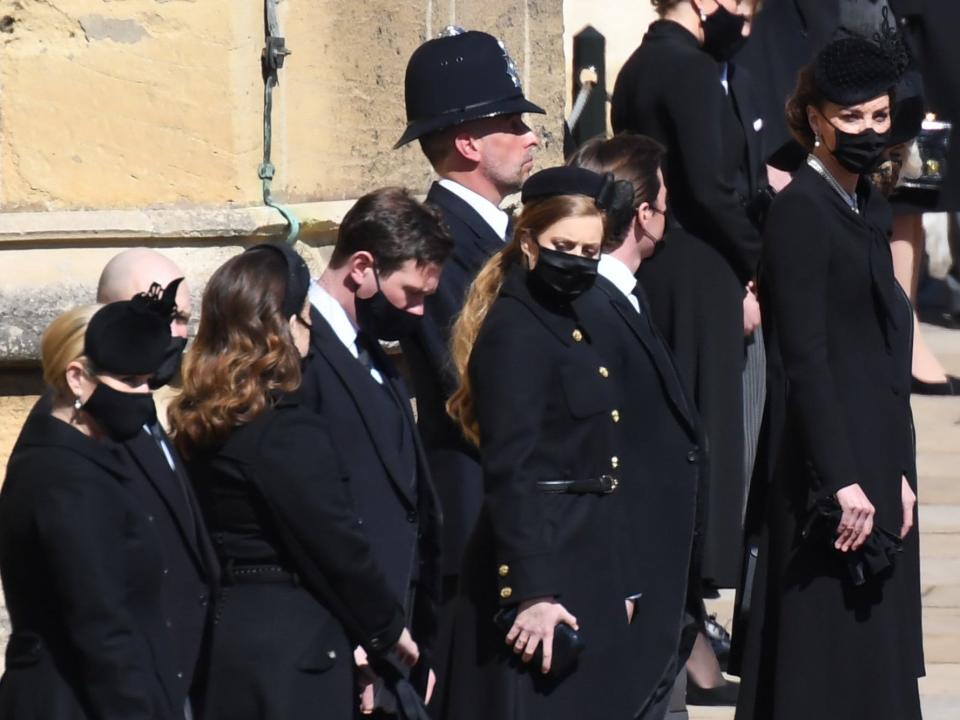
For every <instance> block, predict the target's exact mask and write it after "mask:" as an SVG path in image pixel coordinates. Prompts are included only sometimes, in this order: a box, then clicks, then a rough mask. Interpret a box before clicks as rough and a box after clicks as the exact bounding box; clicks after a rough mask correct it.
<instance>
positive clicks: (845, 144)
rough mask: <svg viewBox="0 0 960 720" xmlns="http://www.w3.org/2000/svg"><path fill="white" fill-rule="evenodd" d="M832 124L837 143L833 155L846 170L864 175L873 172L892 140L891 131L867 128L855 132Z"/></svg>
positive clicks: (881, 160)
mask: <svg viewBox="0 0 960 720" xmlns="http://www.w3.org/2000/svg"><path fill="white" fill-rule="evenodd" d="M830 124H831V125H832V126H833V129H834V132H835V133H836V136H835V137H836V143H837V146H836V147H835V148H834V149H833V151H832V152H833V156H834V157H835V158H836V159H837V162H838V163H840V165H841V166H842V167H843V168H844V169H845V170H848V171H849V172H852V173H856V174H857V175H863V174H865V173H870V172H873V171H874V170H876V169H877V167H878V166H879V165H880V163H881V162H883V152H884V150H886V149H887V143H888V142H889V140H890V133H889V132H885V133H883V134H881V133H878V132H877V131H876V130H867V131H866V132H862V133H857V134H853V133H848V132H844V131H843V130H841V129H840V128H838V127H837V126H836V125H833V123H830Z"/></svg>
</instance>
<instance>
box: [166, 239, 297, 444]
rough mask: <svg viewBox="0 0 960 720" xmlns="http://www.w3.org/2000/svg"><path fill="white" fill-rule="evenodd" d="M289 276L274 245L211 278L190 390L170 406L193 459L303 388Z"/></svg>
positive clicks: (188, 369)
mask: <svg viewBox="0 0 960 720" xmlns="http://www.w3.org/2000/svg"><path fill="white" fill-rule="evenodd" d="M286 278H287V267H286V263H285V262H284V259H283V257H282V256H281V255H280V253H277V252H273V251H271V250H269V249H260V250H252V251H248V252H245V253H243V254H241V255H237V256H236V257H234V258H231V259H230V260H228V261H227V262H225V263H224V264H223V265H221V266H220V267H219V268H218V269H217V271H216V272H214V273H213V275H212V276H211V277H210V281H209V282H208V283H207V287H206V289H205V290H204V293H203V303H202V305H201V309H200V326H199V328H198V329H197V337H196V339H195V340H194V343H193V346H192V347H191V349H190V350H189V352H188V353H187V354H186V356H185V357H184V360H183V370H182V376H183V391H182V392H181V394H180V395H178V396H177V397H176V398H175V399H174V400H173V402H172V403H171V404H170V408H169V411H168V415H169V419H170V427H171V429H172V431H173V434H174V442H175V443H176V445H177V449H179V450H180V452H181V453H182V454H183V455H184V456H185V457H190V456H193V455H195V454H196V453H198V452H202V451H204V450H206V449H208V448H214V447H216V446H218V445H220V444H221V443H223V442H224V441H225V440H226V439H227V437H229V435H230V433H231V432H233V430H234V429H235V428H237V427H239V426H241V425H245V424H246V423H249V422H250V421H252V420H253V419H254V418H256V417H257V416H258V415H259V414H260V413H261V412H263V411H264V410H265V409H267V408H268V407H270V406H272V404H273V402H274V398H275V397H276V396H277V395H278V394H279V393H284V392H292V391H294V390H296V389H297V388H298V387H299V386H300V354H299V353H298V352H297V348H296V346H295V345H294V342H293V336H292V335H291V333H290V327H289V325H288V319H287V318H285V317H284V313H283V310H282V309H281V308H282V305H283V296H284V291H285V289H286V283H287V279H286Z"/></svg>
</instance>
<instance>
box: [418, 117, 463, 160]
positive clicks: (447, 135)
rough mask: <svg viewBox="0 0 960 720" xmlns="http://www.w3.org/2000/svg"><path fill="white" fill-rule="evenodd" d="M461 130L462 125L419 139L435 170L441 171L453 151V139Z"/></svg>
mask: <svg viewBox="0 0 960 720" xmlns="http://www.w3.org/2000/svg"><path fill="white" fill-rule="evenodd" d="M459 128H460V125H454V126H453V127H452V128H443V129H442V130H437V131H435V132H432V133H429V134H428V135H424V136H423V137H420V138H417V141H418V142H419V143H420V149H421V150H422V151H423V154H424V156H425V157H426V158H427V162H429V163H430V166H431V167H432V168H433V169H434V170H439V169H440V165H441V164H442V163H443V161H444V160H446V159H447V156H448V155H449V154H450V152H451V151H452V150H453V138H454V135H455V131H456V130H458V129H459Z"/></svg>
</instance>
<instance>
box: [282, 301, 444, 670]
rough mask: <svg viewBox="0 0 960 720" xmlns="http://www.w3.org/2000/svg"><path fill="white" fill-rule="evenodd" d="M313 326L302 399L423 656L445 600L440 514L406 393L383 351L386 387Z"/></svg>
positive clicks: (317, 321) (317, 322) (321, 327)
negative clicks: (326, 435)
mask: <svg viewBox="0 0 960 720" xmlns="http://www.w3.org/2000/svg"><path fill="white" fill-rule="evenodd" d="M311 321H312V324H313V329H312V331H311V333H310V356H309V359H308V360H307V363H306V366H305V367H304V371H303V382H302V384H301V386H300V390H299V391H298V397H299V399H300V402H301V404H302V405H303V406H304V407H306V408H309V409H311V410H313V411H314V412H316V413H318V414H320V416H321V417H323V418H324V420H325V421H326V423H327V427H328V429H329V432H330V438H331V440H332V441H333V444H334V445H335V446H336V448H337V451H338V452H339V454H340V457H341V458H342V460H343V465H344V468H345V470H346V472H347V474H348V475H349V476H350V478H351V488H352V495H353V500H354V502H355V503H356V506H357V512H358V513H359V520H360V522H361V523H362V525H363V531H364V534H365V535H366V536H367V538H368V540H369V541H370V547H371V548H372V549H373V552H374V556H375V557H376V560H377V564H378V566H379V567H380V570H381V572H382V573H383V575H384V577H385V578H386V579H387V583H388V584H389V586H390V590H391V592H392V593H393V594H394V596H395V597H397V598H398V599H399V600H400V601H401V602H402V603H403V604H404V606H405V609H406V611H407V616H408V621H409V622H410V623H411V628H410V629H411V631H412V633H413V636H414V638H415V639H416V641H417V643H418V644H419V645H420V647H421V651H423V650H426V649H427V648H429V647H430V645H431V641H432V640H433V635H434V632H435V629H436V608H437V603H438V601H439V582H440V568H439V560H440V547H439V542H440V510H439V506H438V503H437V499H436V494H435V492H434V490H433V483H432V482H431V479H430V470H429V468H428V466H427V460H426V456H425V453H424V451H423V446H422V445H421V443H420V438H419V434H418V433H417V429H416V426H415V423H414V419H413V412H412V409H411V407H410V401H409V399H408V398H409V395H408V393H407V390H406V386H405V385H404V383H403V381H402V380H401V378H400V377H399V375H398V374H397V371H396V367H395V366H394V364H393V363H392V362H391V360H390V359H389V358H388V357H387V356H386V354H385V353H383V352H382V351H381V350H380V347H379V345H377V344H375V343H370V344H369V351H370V352H371V353H375V354H376V355H375V357H374V363H375V366H376V367H377V369H378V370H379V371H380V373H381V375H382V376H383V379H384V385H379V384H377V382H376V381H375V380H374V379H373V378H372V377H371V376H370V371H369V370H368V369H367V368H366V367H364V366H363V365H362V364H361V363H360V361H359V360H357V358H355V357H354V356H353V355H352V354H351V353H350V352H349V351H348V350H347V348H346V347H344V345H343V343H342V342H341V341H340V338H339V337H337V335H336V333H334V331H333V328H331V327H330V324H329V323H328V322H327V321H326V320H325V319H324V318H323V316H322V315H321V314H320V313H319V312H318V311H317V310H316V309H315V308H313V309H312V310H311ZM381 409H383V410H384V411H383V412H381ZM401 413H402V414H401ZM398 422H400V423H403V425H404V426H405V430H406V432H405V433H404V436H405V437H406V438H408V439H409V440H410V441H412V443H413V446H412V448H411V449H412V453H403V452H401V450H400V449H398V436H399V435H400V432H399V431H398V429H397V424H398ZM408 454H410V455H412V459H413V463H412V465H413V467H412V468H411V467H410V466H409V465H408V463H407V462H406V456H407V455H408ZM411 471H412V473H411ZM411 475H412V476H411ZM414 588H415V592H413V593H412V595H411V590H414ZM414 611H416V613H415V615H414ZM414 619H415V620H416V622H414Z"/></svg>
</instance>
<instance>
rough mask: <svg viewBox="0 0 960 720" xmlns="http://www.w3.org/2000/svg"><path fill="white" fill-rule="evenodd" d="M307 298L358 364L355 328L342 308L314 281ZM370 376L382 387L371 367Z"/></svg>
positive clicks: (358, 353) (376, 373)
mask: <svg viewBox="0 0 960 720" xmlns="http://www.w3.org/2000/svg"><path fill="white" fill-rule="evenodd" d="M307 297H309V298H310V304H311V305H313V306H314V307H315V308H316V309H317V312H318V313H320V314H321V315H322V316H323V319H324V320H326V321H327V322H328V323H329V324H330V327H331V328H333V332H334V334H335V335H336V336H337V337H338V338H340V342H342V343H343V346H344V347H345V348H346V349H347V352H349V353H350V354H351V355H353V356H354V357H355V358H356V359H357V362H360V351H359V349H358V348H357V328H356V327H355V326H354V324H353V321H352V320H351V319H350V316H349V315H347V311H346V310H344V309H343V306H342V305H340V303H338V302H337V301H336V300H335V299H334V297H333V296H332V295H331V294H330V293H328V292H327V291H326V290H324V289H323V288H322V287H320V284H319V283H318V282H317V281H316V280H311V281H310V290H309V291H308V292H307ZM370 376H371V377H372V378H373V379H374V380H376V381H377V382H378V383H379V384H381V385H383V375H381V374H380V371H379V370H377V369H376V368H374V367H371V368H370Z"/></svg>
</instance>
